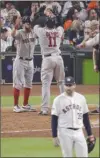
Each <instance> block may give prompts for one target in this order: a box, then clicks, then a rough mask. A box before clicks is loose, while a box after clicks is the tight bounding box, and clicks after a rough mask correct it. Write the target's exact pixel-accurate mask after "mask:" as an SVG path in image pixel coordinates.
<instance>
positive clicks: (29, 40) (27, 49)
mask: <svg viewBox="0 0 100 158" xmlns="http://www.w3.org/2000/svg"><path fill="white" fill-rule="evenodd" d="M15 39H16V43H17V44H16V46H17V56H20V57H24V58H33V54H34V49H35V45H36V35H35V34H34V32H33V30H32V31H31V32H29V33H26V32H25V30H24V29H21V30H18V31H17V33H16V36H15Z"/></svg>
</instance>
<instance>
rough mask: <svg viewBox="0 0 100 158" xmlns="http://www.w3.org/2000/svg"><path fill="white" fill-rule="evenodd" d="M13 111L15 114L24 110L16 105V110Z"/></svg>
mask: <svg viewBox="0 0 100 158" xmlns="http://www.w3.org/2000/svg"><path fill="white" fill-rule="evenodd" d="M13 111H14V112H22V109H21V108H20V106H18V105H15V106H14V108H13Z"/></svg>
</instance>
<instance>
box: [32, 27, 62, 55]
mask: <svg viewBox="0 0 100 158" xmlns="http://www.w3.org/2000/svg"><path fill="white" fill-rule="evenodd" d="M34 33H35V34H36V35H37V37H39V44H40V47H41V54H42V55H43V56H44V55H48V54H52V55H53V54H61V51H60V49H59V48H60V44H61V42H62V39H63V33H64V29H63V27H61V26H59V27H57V28H53V29H49V28H47V27H40V26H39V25H35V26H34Z"/></svg>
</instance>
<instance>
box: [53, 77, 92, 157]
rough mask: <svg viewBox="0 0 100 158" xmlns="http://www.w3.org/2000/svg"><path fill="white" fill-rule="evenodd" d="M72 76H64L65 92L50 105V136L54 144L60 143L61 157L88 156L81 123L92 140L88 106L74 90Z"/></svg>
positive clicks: (83, 98) (74, 85) (82, 97)
mask: <svg viewBox="0 0 100 158" xmlns="http://www.w3.org/2000/svg"><path fill="white" fill-rule="evenodd" d="M75 88H76V84H75V81H74V78H73V77H71V76H69V77H67V78H65V92H64V93H62V94H60V95H59V96H57V97H56V98H55V99H54V102H53V106H52V111H51V114H52V121H51V123H52V124H51V127H52V136H53V140H54V145H55V146H58V145H59V144H60V146H61V150H62V155H63V157H72V153H73V148H75V151H76V156H77V157H88V150H87V143H86V140H85V137H84V134H83V131H82V127H83V124H84V126H85V129H86V132H87V135H88V137H89V139H90V141H91V142H93V141H94V138H95V137H94V135H93V134H92V130H91V125H90V121H89V118H88V111H89V110H88V106H87V103H86V99H85V97H84V96H83V95H81V94H79V93H77V92H75Z"/></svg>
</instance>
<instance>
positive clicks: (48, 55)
mask: <svg viewBox="0 0 100 158" xmlns="http://www.w3.org/2000/svg"><path fill="white" fill-rule="evenodd" d="M57 55H60V54H57ZM50 56H53V55H52V54H47V55H44V57H50Z"/></svg>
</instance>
